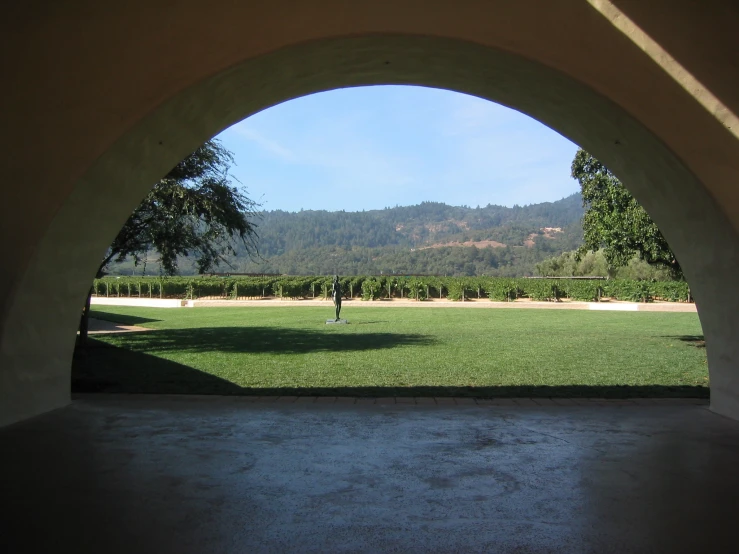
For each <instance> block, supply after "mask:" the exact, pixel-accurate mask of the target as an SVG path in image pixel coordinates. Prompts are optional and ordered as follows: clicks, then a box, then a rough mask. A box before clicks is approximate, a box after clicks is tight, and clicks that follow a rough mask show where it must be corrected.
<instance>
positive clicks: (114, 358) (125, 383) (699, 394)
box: [72, 333, 709, 398]
mask: <svg viewBox="0 0 739 554" xmlns="http://www.w3.org/2000/svg"><path fill="white" fill-rule="evenodd" d="M148 334H149V333H147V335H148ZM143 335H144V333H142V336H143ZM72 392H78V393H84V392H107V393H143V394H218V395H243V396H360V397H377V398H380V397H391V396H401V397H411V396H418V397H430V396H436V397H450V396H455V397H467V398H532V397H534V398H573V397H577V398H708V397H709V389H708V388H707V387H699V386H664V385H650V386H626V385H624V386H618V385H616V386H608V385H606V386H590V385H568V386H535V385H532V386H525V385H524V386H491V387H451V386H450V387H441V386H412V387H300V388H298V387H276V388H247V387H241V386H239V385H236V384H234V383H232V382H230V381H227V380H225V379H221V378H219V377H216V376H213V375H210V374H208V373H203V372H202V371H199V370H197V369H194V368H192V367H189V366H186V365H182V364H178V363H175V362H171V361H169V360H164V359H162V358H159V357H157V356H152V355H150V354H142V353H139V352H133V351H131V350H128V349H125V348H118V347H115V346H111V345H108V344H106V343H104V342H100V341H96V340H94V339H89V340H88V342H87V344H86V345H85V346H84V347H78V348H77V349H76V350H75V354H74V361H73V364H72Z"/></svg>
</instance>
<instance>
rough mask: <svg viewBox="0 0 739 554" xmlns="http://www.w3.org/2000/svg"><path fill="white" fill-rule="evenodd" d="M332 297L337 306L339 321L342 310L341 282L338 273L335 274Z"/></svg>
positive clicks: (337, 318) (337, 319)
mask: <svg viewBox="0 0 739 554" xmlns="http://www.w3.org/2000/svg"><path fill="white" fill-rule="evenodd" d="M331 298H332V299H333V301H334V307H335V308H336V321H339V313H340V312H341V283H339V276H338V275H334V282H333V283H332V284H331Z"/></svg>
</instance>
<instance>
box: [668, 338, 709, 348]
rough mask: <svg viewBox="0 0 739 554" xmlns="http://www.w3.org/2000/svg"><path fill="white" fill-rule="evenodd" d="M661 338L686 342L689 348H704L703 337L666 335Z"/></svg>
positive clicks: (704, 341)
mask: <svg viewBox="0 0 739 554" xmlns="http://www.w3.org/2000/svg"><path fill="white" fill-rule="evenodd" d="M662 338H666V339H677V340H680V341H683V342H687V343H688V344H690V345H691V346H695V347H696V348H705V347H706V337H705V336H703V335H666V336H663V337H662Z"/></svg>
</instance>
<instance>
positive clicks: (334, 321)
mask: <svg viewBox="0 0 739 554" xmlns="http://www.w3.org/2000/svg"><path fill="white" fill-rule="evenodd" d="M348 323H349V322H348V321H347V320H346V319H327V320H326V325H347V324H348Z"/></svg>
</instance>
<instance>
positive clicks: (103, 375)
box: [72, 339, 244, 395]
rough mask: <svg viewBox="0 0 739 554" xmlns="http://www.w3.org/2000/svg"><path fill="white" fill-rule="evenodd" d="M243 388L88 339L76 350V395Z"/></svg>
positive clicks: (221, 391)
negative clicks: (83, 393) (78, 393)
mask: <svg viewBox="0 0 739 554" xmlns="http://www.w3.org/2000/svg"><path fill="white" fill-rule="evenodd" d="M243 391H244V389H243V387H240V386H239V385H236V384H235V383H232V382H231V381H227V380H226V379H221V378H220V377H216V376H215V375H211V374H209V373H205V372H203V371H199V370H197V369H195V368H192V367H189V366H186V365H183V364H179V363H177V362H172V361H169V360H165V359H163V358H159V357H157V356H151V355H149V354H143V353H141V352H134V351H132V350H128V349H127V348H118V347H116V346H112V345H109V344H106V343H104V342H101V341H98V340H95V339H88V340H87V341H86V343H85V344H84V345H83V346H81V345H78V346H77V348H76V349H75V351H74V358H73V360H72V392H109V393H113V392H118V393H158V394H223V395H232V394H243Z"/></svg>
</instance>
